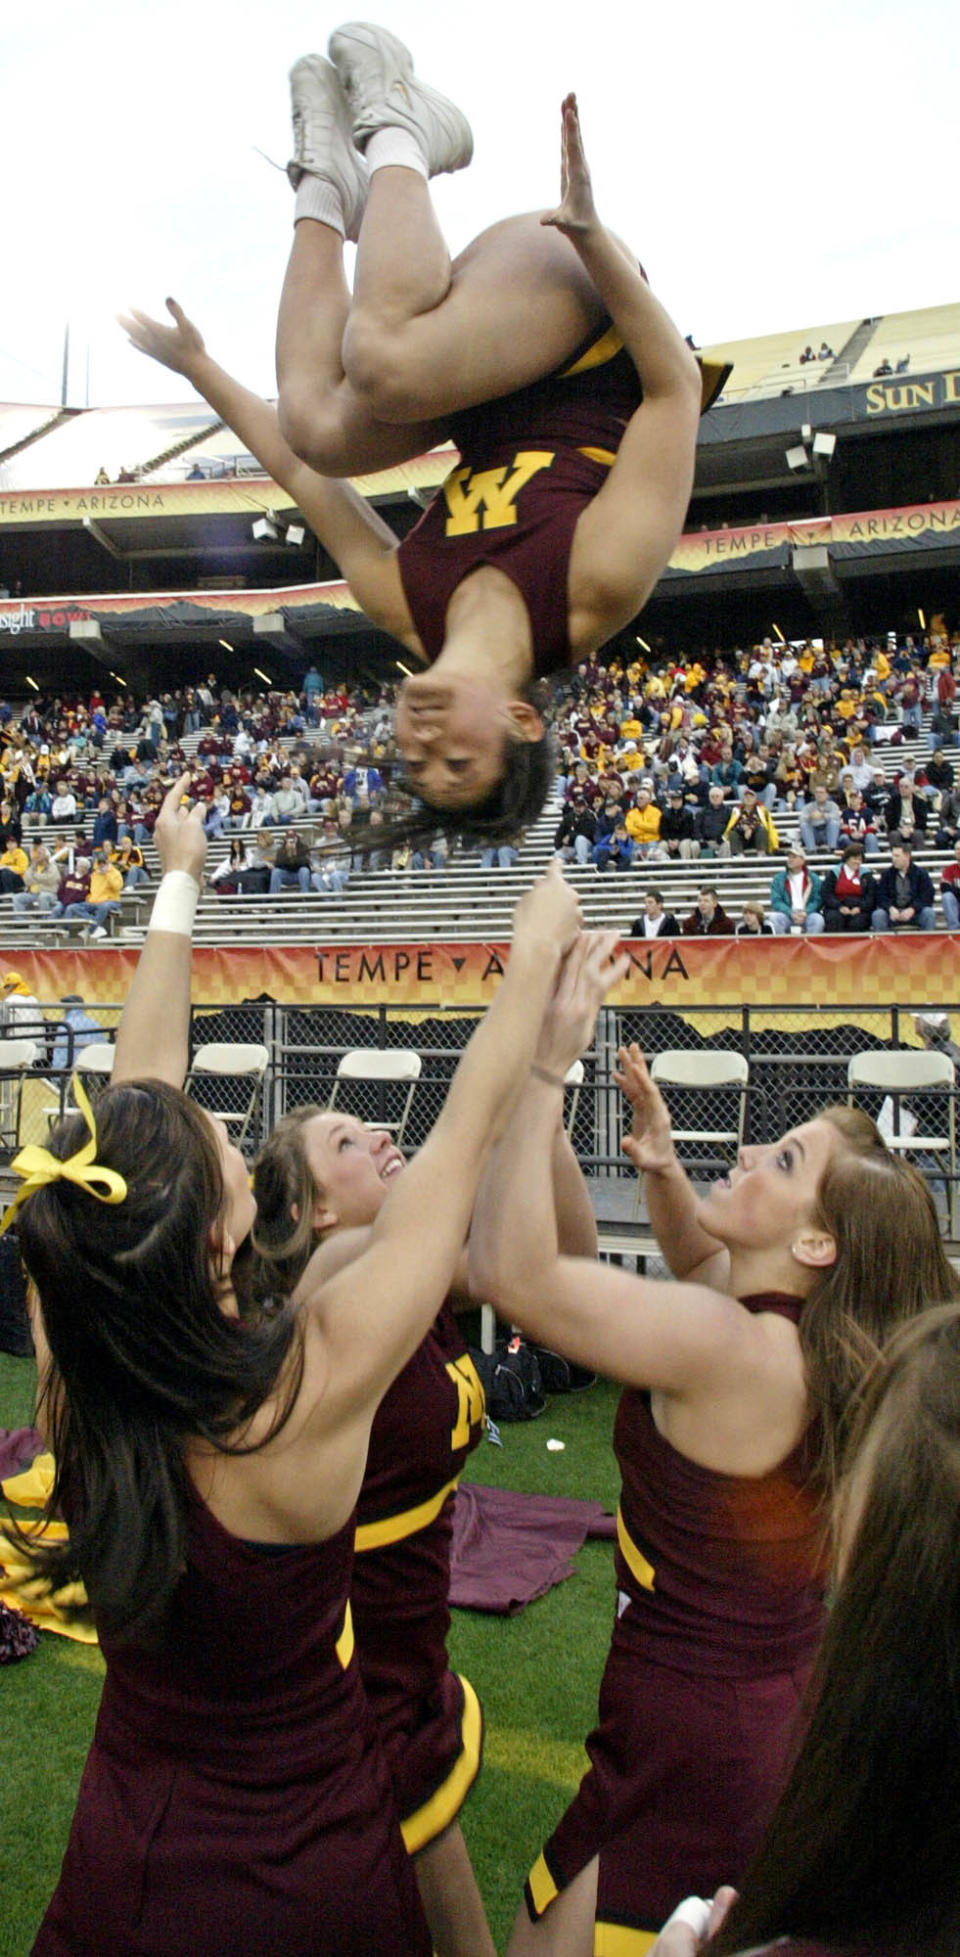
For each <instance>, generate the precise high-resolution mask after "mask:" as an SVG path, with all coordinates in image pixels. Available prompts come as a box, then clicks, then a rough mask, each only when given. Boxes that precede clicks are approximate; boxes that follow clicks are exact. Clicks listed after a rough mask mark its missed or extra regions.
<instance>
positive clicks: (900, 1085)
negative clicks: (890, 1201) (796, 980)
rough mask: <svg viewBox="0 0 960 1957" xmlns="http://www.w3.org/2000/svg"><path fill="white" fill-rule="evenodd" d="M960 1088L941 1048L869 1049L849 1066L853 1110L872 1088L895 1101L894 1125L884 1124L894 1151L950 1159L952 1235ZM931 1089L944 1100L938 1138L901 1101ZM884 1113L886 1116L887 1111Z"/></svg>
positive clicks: (947, 1172) (947, 1161) (947, 1173)
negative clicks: (957, 1090)
mask: <svg viewBox="0 0 960 1957" xmlns="http://www.w3.org/2000/svg"><path fill="white" fill-rule="evenodd" d="M955 1084H956V1068H955V1067H954V1064H953V1061H952V1060H951V1058H950V1055H949V1053H938V1052H937V1050H936V1048H926V1047H925V1048H919V1047H895V1048H893V1050H892V1051H891V1050H890V1049H889V1048H874V1049H872V1050H871V1049H868V1050H867V1051H866V1052H861V1053H852V1054H851V1056H850V1060H849V1063H848V1066H847V1100H848V1102H849V1103H850V1105H851V1106H853V1104H854V1102H855V1100H856V1097H857V1092H858V1090H863V1089H867V1090H868V1091H869V1090H872V1091H873V1092H874V1093H879V1094H883V1095H885V1096H887V1097H888V1098H889V1101H890V1108H889V1121H888V1122H884V1123H883V1131H884V1136H883V1138H884V1141H885V1142H886V1144H887V1147H888V1148H895V1149H897V1150H898V1151H899V1152H900V1153H901V1154H904V1155H906V1154H911V1155H920V1156H924V1155H926V1156H928V1157H929V1156H931V1155H932V1156H933V1157H934V1160H935V1161H936V1162H938V1163H941V1162H944V1161H945V1164H946V1168H945V1176H946V1193H947V1216H948V1219H949V1224H950V1232H951V1235H953V1227H954V1217H955V1214H956V1209H957V1194H956V1192H957V1184H956V1169H957V1139H956V1108H955V1104H954V1103H955V1096H954V1087H955ZM931 1089H932V1090H933V1091H934V1092H937V1091H938V1090H939V1093H940V1094H941V1095H942V1097H943V1116H944V1119H943V1125H942V1127H940V1128H938V1129H937V1130H936V1131H935V1132H934V1133H933V1134H930V1133H928V1132H926V1130H927V1129H928V1127H929V1125H930V1124H929V1121H928V1120H925V1122H924V1127H923V1128H921V1127H920V1125H919V1123H918V1122H917V1120H916V1117H915V1116H914V1115H913V1113H912V1111H911V1110H909V1109H907V1108H904V1107H903V1105H902V1102H901V1096H902V1095H904V1094H919V1093H922V1092H924V1091H927V1092H929V1091H930V1090H931ZM938 1105H939V1102H938ZM880 1112H881V1115H883V1112H884V1110H883V1108H881V1111H880ZM930 1112H931V1108H930V1103H929V1101H928V1102H927V1103H926V1104H925V1107H924V1109H923V1113H924V1116H925V1117H928V1116H929V1115H930ZM904 1117H906V1119H905V1118H904Z"/></svg>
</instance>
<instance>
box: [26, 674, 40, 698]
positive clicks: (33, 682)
mask: <svg viewBox="0 0 960 1957" xmlns="http://www.w3.org/2000/svg"><path fill="white" fill-rule="evenodd" d="M23 677H24V679H25V680H26V682H27V685H28V686H32V687H33V690H34V693H39V691H40V688H39V686H38V685H37V682H36V680H32V679H31V678H30V675H29V673H24V676H23Z"/></svg>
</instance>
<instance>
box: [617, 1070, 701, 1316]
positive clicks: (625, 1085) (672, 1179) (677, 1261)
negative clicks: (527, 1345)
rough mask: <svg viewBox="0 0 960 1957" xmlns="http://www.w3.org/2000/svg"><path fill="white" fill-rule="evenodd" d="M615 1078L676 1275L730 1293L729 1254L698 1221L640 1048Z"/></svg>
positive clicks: (635, 1159) (632, 1148)
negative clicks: (626, 1106)
mask: <svg viewBox="0 0 960 1957" xmlns="http://www.w3.org/2000/svg"><path fill="white" fill-rule="evenodd" d="M619 1060H620V1066H619V1070H618V1071H617V1072H615V1074H614V1076H613V1077H614V1080H615V1081H616V1083H617V1086H618V1087H621V1088H622V1089H623V1092H624V1094H625V1095H626V1098H627V1100H628V1101H629V1103H630V1107H631V1109H632V1114H633V1120H632V1123H631V1129H630V1133H629V1135H628V1136H627V1137H626V1139H625V1141H624V1144H623V1152H624V1154H625V1155H627V1156H628V1157H629V1159H630V1161H631V1162H632V1163H633V1166H634V1168H635V1169H636V1171H637V1174H638V1175H642V1176H645V1177H646V1191H647V1206H648V1209H649V1211H650V1224H651V1227H652V1230H653V1234H654V1236H655V1237H656V1239H657V1243H658V1244H659V1246H660V1249H661V1250H662V1252H663V1255H664V1257H665V1259H666V1262H667V1264H668V1266H669V1268H670V1270H671V1271H672V1272H673V1275H674V1277H677V1278H686V1279H688V1280H690V1281H691V1282H694V1283H698V1284H710V1285H713V1286H714V1287H715V1288H716V1289H717V1290H718V1291H725V1290H726V1288H727V1285H728V1283H729V1279H730V1253H729V1251H727V1250H726V1249H725V1248H724V1246H723V1245H721V1244H718V1243H717V1240H716V1238H715V1237H711V1236H709V1235H708V1233H707V1231H706V1230H704V1229H702V1228H701V1226H700V1224H699V1223H698V1222H697V1215H696V1210H697V1199H696V1196H695V1194H694V1190H693V1187H692V1184H691V1183H690V1180H689V1178H688V1176H687V1175H686V1172H685V1171H684V1170H683V1169H682V1168H681V1166H680V1163H679V1162H678V1160H677V1152H676V1149H675V1148H674V1145H673V1135H672V1133H671V1129H670V1115H669V1113H668V1110H667V1106H666V1103H665V1101H664V1099H663V1096H662V1094H661V1092H660V1089H659V1088H658V1086H657V1084H656V1081H654V1080H653V1079H652V1078H651V1075H650V1072H649V1069H648V1067H647V1063H646V1061H645V1060H644V1057H643V1055H642V1053H641V1052H640V1048H639V1047H638V1046H636V1045H633V1046H629V1047H621V1048H620V1054H619Z"/></svg>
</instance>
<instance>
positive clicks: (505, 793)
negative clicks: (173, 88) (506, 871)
mask: <svg viewBox="0 0 960 1957" xmlns="http://www.w3.org/2000/svg"><path fill="white" fill-rule="evenodd" d="M527 698H528V699H529V700H530V702H531V704H532V705H534V706H536V707H537V708H538V709H539V710H540V711H541V712H542V711H543V710H544V708H545V706H546V700H547V693H546V688H545V687H544V686H543V683H542V682H541V681H537V682H536V684H535V685H534V687H533V688H531V689H530V691H529V693H528V695H527ZM377 766H378V767H379V768H380V769H381V771H382V772H383V773H384V774H385V775H389V776H391V777H392V778H393V779H394V780H395V782H396V786H397V787H398V788H399V789H400V790H401V792H402V793H404V794H405V795H406V796H408V797H409V801H408V805H407V806H406V807H405V808H403V809H402V810H401V811H399V812H397V813H396V814H393V815H390V816H386V817H385V818H384V820H383V822H381V823H376V824H371V823H369V822H367V823H363V824H361V825H358V826H356V827H353V826H351V827H350V828H349V829H348V830H346V831H345V833H343V834H341V835H340V836H339V837H337V838H336V840H335V841H333V842H331V843H330V844H329V846H328V847H329V851H330V853H331V854H336V853H337V852H338V851H339V852H340V853H341V854H342V852H343V850H344V849H345V848H346V847H349V849H350V850H351V852H352V853H354V854H356V855H359V854H361V853H365V852H367V851H380V852H381V853H387V852H392V851H393V850H395V849H402V848H409V849H425V848H428V847H429V845H430V843H431V842H432V841H433V839H434V837H435V836H436V834H437V832H438V831H440V832H441V834H442V835H443V836H444V837H445V838H446V841H447V844H448V846H449V847H450V848H453V846H454V845H455V844H456V843H457V842H458V841H459V843H460V844H461V846H465V847H467V848H478V847H482V846H484V845H488V844H498V843H508V842H511V841H512V840H513V839H514V837H516V836H519V835H520V834H521V832H522V831H523V830H524V829H528V828H529V827H530V824H531V823H533V822H536V820H537V817H538V816H539V815H540V814H542V812H543V809H544V807H545V805H546V802H547V799H548V797H549V794H550V790H551V788H552V787H553V784H554V781H555V780H556V773H557V747H556V742H555V739H554V736H553V733H552V732H551V730H550V729H549V728H547V729H546V730H545V731H544V733H542V734H541V735H540V737H539V739H538V740H536V741H519V740H514V739H513V738H511V736H510V735H507V736H506V738H505V741H504V752H503V773H502V775H501V777H500V780H499V781H498V782H497V784H496V787H495V788H494V789H492V790H491V791H490V792H489V793H488V794H486V795H484V796H483V798H482V799H481V800H480V801H479V802H472V803H467V804H463V803H461V804H460V805H458V807H457V808H445V807H441V806H440V805H439V804H436V803H432V802H429V801H427V800H426V799H425V797H424V796H423V794H422V792H421V790H420V789H419V788H414V787H413V785H412V784H410V783H408V782H405V780H404V775H403V765H402V762H400V761H399V760H398V761H397V763H396V764H394V766H393V767H391V765H390V764H389V763H386V762H384V761H382V760H381V761H378V763H377ZM323 852H324V846H323V845H321V853H323Z"/></svg>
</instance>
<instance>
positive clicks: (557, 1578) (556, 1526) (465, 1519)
mask: <svg viewBox="0 0 960 1957" xmlns="http://www.w3.org/2000/svg"><path fill="white" fill-rule="evenodd" d="M615 1535H616V1523H615V1521H614V1518H613V1516H612V1515H606V1514H605V1513H604V1508H603V1503H602V1502H575V1501H570V1500H567V1499H566V1498H565V1497H563V1496H560V1495H522V1494H520V1493H518V1491H517V1490H516V1489H513V1488H486V1487H484V1486H482V1484H480V1483H477V1482H461V1484H460V1487H459V1488H458V1489H457V1501H456V1507H455V1509H454V1513H453V1552H452V1555H451V1559H450V1602H451V1604H455V1605H457V1606H459V1607H460V1608H461V1609H465V1610H489V1611H499V1612H500V1613H502V1614H504V1615H508V1616H512V1615H515V1614H516V1612H517V1611H521V1610H523V1608H524V1605H525V1604H531V1603H532V1602H533V1600H534V1598H535V1597H542V1596H543V1595H544V1593H545V1592H546V1591H547V1590H552V1588H553V1586H554V1584H555V1583H562V1582H563V1581H564V1578H565V1577H568V1576H572V1575H573V1562H572V1558H573V1556H574V1555H575V1554H576V1551H577V1550H578V1549H580V1548H581V1547H582V1545H583V1543H584V1542H585V1541H586V1538H587V1537H588V1536H600V1537H605V1538H607V1539H608V1540H612V1539H613V1538H614V1536H615Z"/></svg>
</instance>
